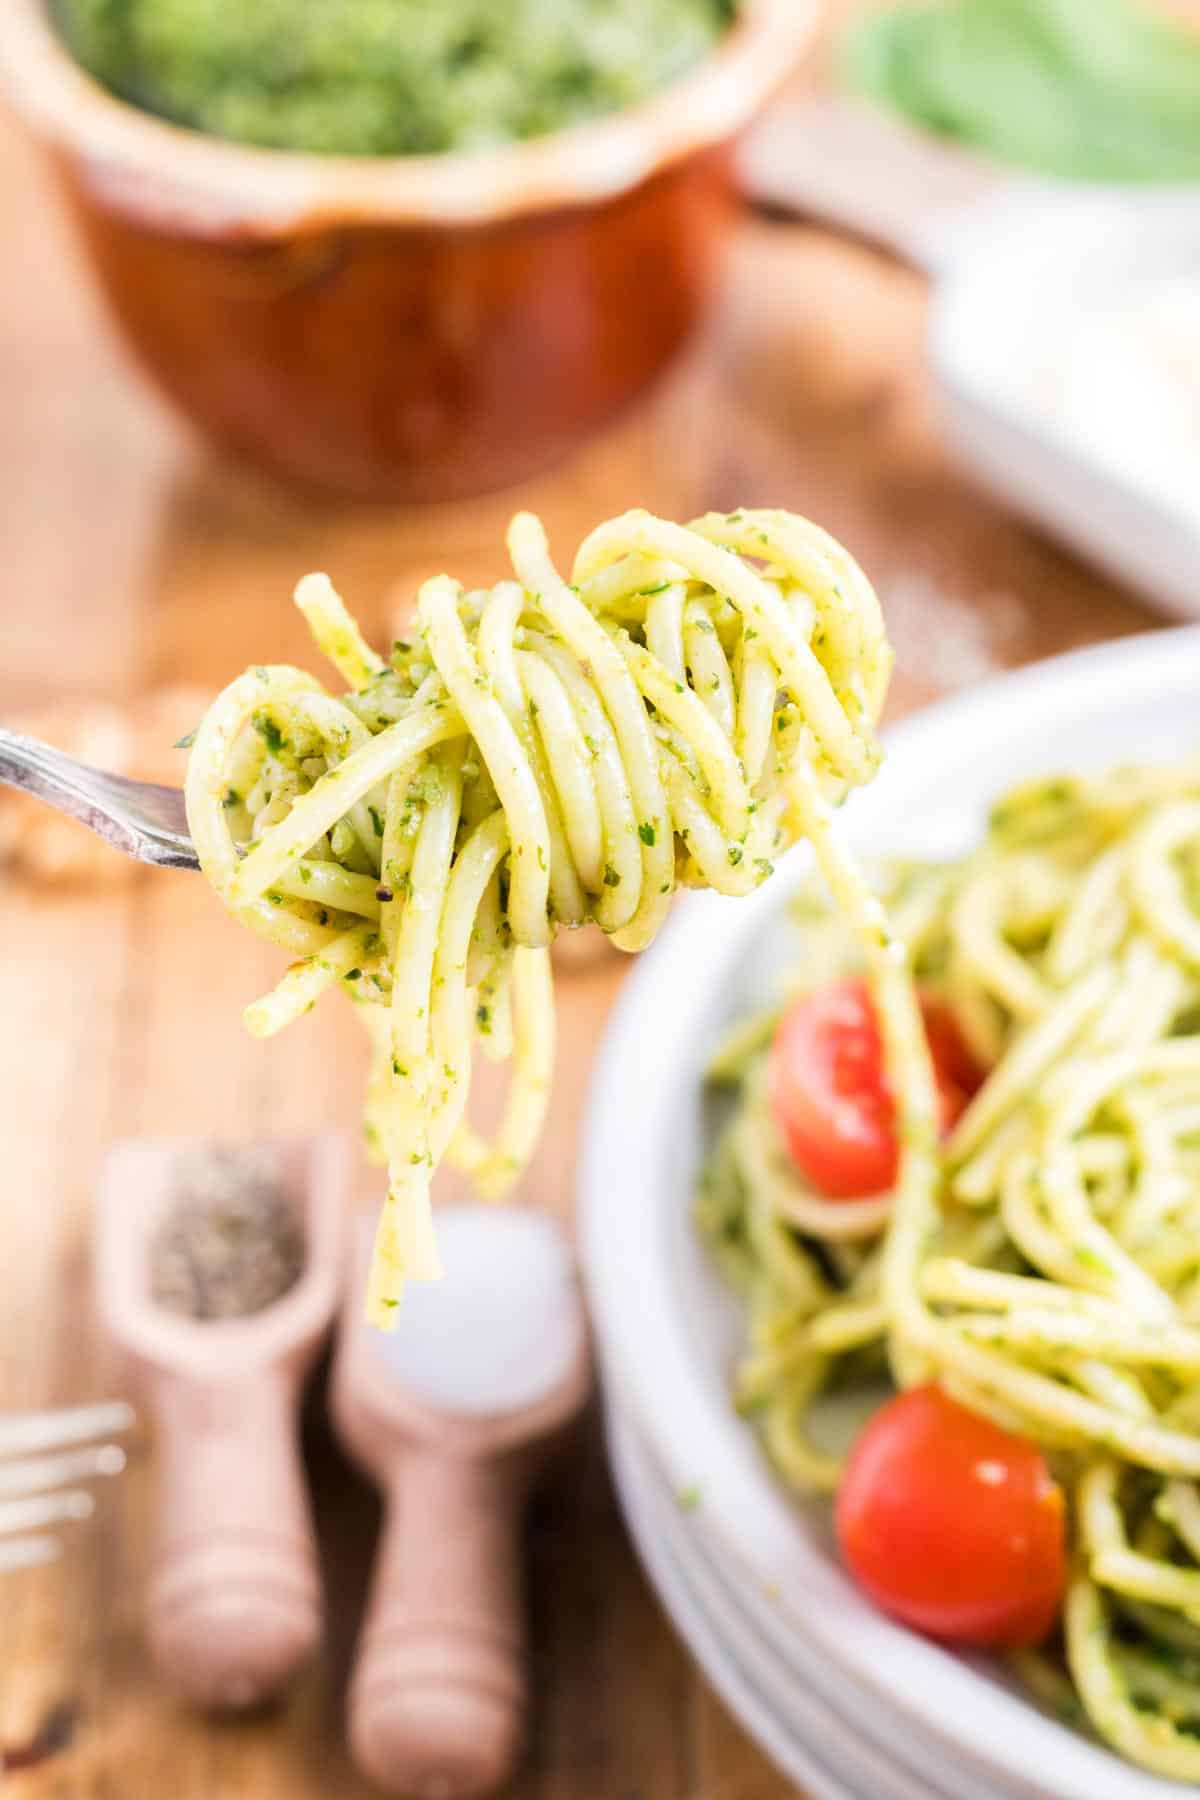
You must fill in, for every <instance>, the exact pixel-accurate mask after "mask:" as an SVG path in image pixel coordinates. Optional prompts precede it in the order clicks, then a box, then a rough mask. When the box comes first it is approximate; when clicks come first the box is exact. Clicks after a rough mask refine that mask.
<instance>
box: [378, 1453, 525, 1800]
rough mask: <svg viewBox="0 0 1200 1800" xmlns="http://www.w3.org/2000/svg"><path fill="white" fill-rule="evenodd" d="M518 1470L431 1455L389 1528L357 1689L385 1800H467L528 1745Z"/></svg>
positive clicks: (408, 1479) (399, 1479)
mask: <svg viewBox="0 0 1200 1800" xmlns="http://www.w3.org/2000/svg"><path fill="white" fill-rule="evenodd" d="M524 1487H525V1483H524V1480H523V1478H522V1475H521V1473H520V1471H519V1469H518V1468H517V1467H516V1466H514V1465H512V1464H505V1463H502V1462H501V1463H497V1462H494V1461H484V1460H477V1459H471V1458H466V1457H455V1456H451V1455H447V1454H445V1453H443V1452H440V1451H437V1450H434V1449H431V1448H427V1447H424V1446H421V1447H409V1448H408V1449H407V1450H406V1451H404V1452H403V1453H402V1455H401V1456H400V1458H399V1459H398V1461H397V1463H396V1465H395V1467H394V1468H393V1470H392V1472H391V1476H390V1479H389V1480H388V1482H387V1484H386V1489H385V1493H386V1508H387V1514H386V1521H385V1525H384V1533H383V1541H382V1544H381V1547H380V1552H379V1559H378V1564H377V1567H376V1572H375V1577H374V1581H373V1585H372V1590H371V1598H370V1603H369V1607H368V1612H367V1622H366V1626H365V1629H364V1632H363V1638H362V1644H361V1648H360V1651H359V1656H358V1662H357V1664H356V1667H355V1670H354V1674H353V1678H352V1681H351V1687H350V1703H349V1704H350V1721H349V1723H350V1743H351V1748H352V1750H353V1752H354V1755H355V1758H356V1760H357V1762H358V1763H359V1766H360V1767H361V1768H362V1770H363V1772H364V1773H365V1774H367V1775H368V1776H370V1778H371V1779H372V1780H373V1781H375V1782H376V1783H377V1784H378V1785H379V1786H380V1787H382V1788H383V1789H384V1790H385V1791H387V1792H391V1793H398V1794H415V1795H421V1794H428V1795H437V1796H439V1800H460V1797H462V1796H467V1795H472V1794H484V1793H489V1792H490V1791H491V1790H492V1789H493V1788H496V1787H498V1786H500V1785H501V1784H502V1783H503V1781H504V1780H505V1778H506V1777H507V1776H508V1774H509V1773H510V1772H511V1770H512V1768H513V1765H514V1763H515V1762H516V1759H517V1756H518V1754H519V1752H520V1748H521V1741H522V1737H523V1735H524V1719H525V1707H526V1698H527V1696H526V1673H525V1628H524V1619H523V1609H522V1597H521V1573H520V1554H519V1543H518V1531H519V1525H520V1515H521V1502H522V1499H523V1494H524Z"/></svg>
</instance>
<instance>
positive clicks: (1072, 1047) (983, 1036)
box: [699, 762, 1200, 1781]
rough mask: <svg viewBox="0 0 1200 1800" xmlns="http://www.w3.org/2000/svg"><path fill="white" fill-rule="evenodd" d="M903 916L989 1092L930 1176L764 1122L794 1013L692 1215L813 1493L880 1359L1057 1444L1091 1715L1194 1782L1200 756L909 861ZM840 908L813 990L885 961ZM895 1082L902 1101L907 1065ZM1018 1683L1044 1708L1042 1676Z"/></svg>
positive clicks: (726, 1073) (896, 906)
mask: <svg viewBox="0 0 1200 1800" xmlns="http://www.w3.org/2000/svg"><path fill="white" fill-rule="evenodd" d="M818 848H820V844H819V843H818ZM826 872H827V874H828V875H830V876H831V878H832V880H833V881H834V882H839V881H840V880H841V877H840V874H839V868H838V865H837V863H836V861H835V862H833V863H829V862H828V861H827V863H826ZM884 892H885V898H886V901H887V911H888V915H889V917H890V921H891V925H892V929H893V931H894V932H895V934H896V937H897V939H898V940H901V941H903V942H905V943H907V945H908V946H909V955H910V960H911V968H912V972H913V974H914V975H915V976H916V978H917V980H918V981H919V982H920V983H921V986H922V990H923V991H926V992H927V993H929V994H931V995H932V996H935V997H936V999H937V1001H939V1002H940V1003H941V1004H942V1005H943V1006H945V1007H947V1008H949V1009H950V1011H951V1013H952V1014H953V1017H954V1020H955V1022H956V1024H957V1027H958V1029H959V1031H960V1033H961V1035H962V1037H963V1038H964V1039H965V1040H966V1042H967V1043H968V1044H969V1046H970V1048H971V1050H972V1052H973V1054H974V1057H975V1059H976V1060H977V1061H978V1064H979V1065H980V1067H981V1068H983V1069H986V1070H988V1071H989V1073H988V1075H987V1078H986V1080H985V1081H984V1083H983V1085H982V1087H981V1088H980V1089H979V1092H978V1093H977V1094H976V1095H975V1097H974V1099H973V1100H972V1101H971V1103H970V1105H969V1106H968V1107H967V1110H966V1111H965V1112H964V1113H963V1115H962V1117H961V1118H960V1119H959V1121H958V1123H957V1124H956V1126H955V1127H954V1129H953V1130H952V1132H951V1133H950V1135H949V1137H948V1138H947V1139H946V1140H945V1141H944V1142H943V1143H942V1145H941V1146H940V1149H937V1150H936V1151H934V1152H933V1153H932V1158H931V1160H932V1163H933V1170H932V1174H933V1180H932V1181H930V1180H928V1179H927V1176H928V1173H929V1171H928V1170H923V1169H922V1167H921V1165H922V1164H923V1163H925V1162H926V1160H927V1158H929V1151H928V1144H927V1140H926V1139H925V1138H924V1137H921V1139H920V1141H919V1143H918V1145H917V1147H916V1149H915V1151H914V1150H912V1149H910V1150H909V1151H908V1152H907V1153H906V1154H905V1156H904V1158H903V1160H902V1176H901V1181H900V1184H899V1189H898V1191H897V1193H896V1194H895V1195H884V1196H881V1197H879V1198H878V1199H875V1198H872V1199H863V1200H856V1201H851V1202H846V1201H834V1200H829V1199H827V1198H825V1197H823V1196H822V1195H821V1194H819V1193H817V1192H816V1191H814V1189H813V1188H812V1187H811V1186H810V1185H808V1184H807V1183H806V1181H805V1179H804V1178H803V1177H802V1175H801V1173H800V1171H799V1169H798V1168H797V1167H796V1165H795V1163H794V1162H793V1161H792V1160H791V1159H790V1158H789V1157H788V1155H787V1153H786V1150H785V1148H784V1145H783V1142H782V1139H781V1137H780V1135H779V1131H778V1127H777V1125H776V1122H775V1120H774V1117H773V1115H772V1111H771V1109H770V1107H769V1105H768V1104H767V1099H766V1095H765V1091H764V1078H765V1069H766V1061H767V1046H768V1043H769V1041H770V1038H771V1035H772V1030H773V1025H774V1018H775V1015H774V1014H772V1015H766V1016H764V1017H762V1018H760V1019H757V1020H751V1021H749V1022H747V1023H746V1024H744V1025H743V1026H741V1027H740V1028H739V1031H738V1033H737V1034H736V1036H735V1037H734V1038H733V1039H731V1041H730V1042H729V1043H728V1044H727V1045H726V1046H725V1047H724V1048H723V1049H722V1051H721V1052H720V1054H719V1056H718V1059H717V1062H716V1064H715V1065H714V1074H715V1075H716V1077H717V1078H718V1079H719V1080H720V1081H723V1082H726V1083H732V1084H733V1086H734V1089H735V1098H734V1105H733V1110H732V1113H731V1115H730V1117H729V1119H728V1121H727V1122H726V1124H725V1125H724V1127H723V1129H722V1131H721V1133H720V1135H719V1137H718V1140H717V1142H716V1146H715V1149H714V1152H713V1156H712V1159H711V1161H710V1163H709V1166H708V1168H707V1171H706V1177H705V1181H704V1185H703V1190H702V1194H701V1198H700V1203H699V1204H700V1217H701V1221H702V1224H703V1227H704V1229H705V1231H706V1233H707V1234H708V1236H709V1238H710V1240H711V1242H712V1243H713V1245H714V1248H715V1250H716V1251H717V1253H718V1255H719V1256H720V1258H721V1261H722V1263H723V1265H724V1267H725V1268H726V1269H727V1270H728V1272H729V1273H730V1275H731V1276H732V1278H733V1279H734V1280H735V1281H736V1282H737V1283H738V1285H739V1286H740V1287H741V1288H742V1290H743V1292H744V1293H745V1295H746V1298H747V1302H748V1306H749V1330H750V1347H749V1351H748V1354H747V1356H746V1358H745V1360H744V1362H743V1364H742V1367H741V1370H740V1373H739V1380H738V1392H739V1400H740V1403H741V1404H742V1405H743V1406H744V1407H745V1408H746V1409H747V1411H749V1412H751V1413H753V1414H754V1415H755V1416H757V1418H758V1419H759V1421H760V1423H761V1427H762V1431H763V1435H764V1439H765V1442H766V1445H767V1447H768V1449H769V1451H770V1454H771V1455H772V1457H773V1458H774V1460H775V1462H776V1463H777V1465H778V1466H779V1468H780V1469H781V1470H782V1472H783V1473H784V1474H785V1476H786V1477H787V1478H788V1479H789V1480H791V1481H793V1482H794V1483H795V1484H796V1485H798V1486H800V1487H803V1488H806V1489H815V1490H825V1491H831V1490H832V1489H834V1488H835V1487H836V1486H837V1485H838V1482H839V1479H840V1474H841V1463H840V1460H839V1458H838V1457H837V1456H835V1455H832V1454H830V1453H829V1451H828V1450H827V1449H826V1448H825V1447H824V1446H823V1445H822V1444H821V1442H820V1441H819V1436H820V1434H819V1433H814V1431H813V1429H812V1426H811V1413H812V1406H813V1402H814V1401H815V1400H816V1399H817V1397H818V1396H819V1395H821V1394H822V1393H824V1392H827V1391H828V1390H829V1389H830V1388H832V1387H846V1386H849V1387H851V1388H856V1387H859V1386H862V1387H864V1389H867V1390H869V1385H870V1376H871V1374H872V1372H873V1371H874V1372H876V1373H878V1372H879V1371H880V1370H881V1369H882V1365H883V1360H884V1357H885V1355H890V1357H891V1359H892V1362H893V1364H894V1365H895V1366H896V1367H898V1369H899V1372H900V1374H901V1375H902V1377H907V1376H908V1375H910V1374H919V1375H929V1376H932V1377H934V1378H936V1379H937V1381H938V1382H939V1383H940V1385H941V1386H942V1388H943V1389H945V1390H946V1391H947V1392H949V1393H950V1394H951V1395H952V1396H953V1397H954V1398H956V1399H958V1400H960V1401H961V1402H963V1403H964V1404H965V1405H967V1406H968V1407H970V1408H971V1409H972V1410H974V1411H975V1412H978V1413H981V1414H984V1415H985V1416H987V1417H989V1418H991V1419H993V1420H994V1421H996V1422H997V1423H999V1424H1001V1425H1003V1426H1004V1427H1006V1428H1008V1429H1009V1430H1012V1431H1015V1432H1017V1433H1019V1434H1021V1435H1022V1436H1024V1437H1027V1438H1029V1439H1032V1440H1034V1441H1036V1442H1038V1443H1040V1444H1041V1445H1043V1446H1045V1447H1047V1449H1048V1450H1049V1451H1050V1452H1051V1453H1052V1454H1053V1456H1054V1457H1055V1459H1056V1464H1057V1466H1058V1467H1059V1469H1060V1472H1061V1473H1062V1475H1063V1477H1064V1480H1065V1483H1066V1485H1067V1486H1068V1489H1069V1491H1070V1493H1071V1494H1072V1497H1073V1515H1074V1532H1075V1540H1076V1567H1075V1573H1074V1577H1073V1580H1072V1583H1071V1586H1070V1590H1069V1592H1068V1596H1067V1602H1066V1609H1065V1619H1064V1628H1065V1646H1066V1659H1067V1665H1068V1667H1069V1671H1070V1675H1071V1677H1072V1678H1073V1682H1074V1687H1075V1690H1076V1691H1077V1694H1078V1696H1079V1698H1080V1699H1081V1700H1082V1704H1083V1708H1084V1710H1085V1712H1086V1715H1087V1717H1088V1718H1089V1719H1090V1720H1091V1722H1092V1724H1093V1725H1094V1727H1095V1728H1096V1729H1097V1730H1098V1731H1099V1732H1100V1733H1101V1734H1102V1735H1103V1736H1104V1737H1106V1738H1107V1739H1108V1740H1109V1742H1111V1743H1112V1744H1113V1745H1114V1746H1115V1747H1116V1748H1117V1749H1119V1750H1120V1751H1121V1752H1122V1753H1123V1754H1125V1755H1126V1756H1128V1757H1130V1758H1131V1759H1133V1760H1134V1761H1136V1762H1138V1763H1140V1764H1142V1765H1143V1766H1145V1767H1147V1768H1150V1769H1153V1770H1156V1771H1158V1772H1159V1773H1162V1774H1164V1775H1169V1776H1174V1777H1176V1778H1178V1779H1182V1780H1186V1781H1200V1388H1198V1386H1197V1375H1198V1374H1200V763H1197V762H1185V763H1181V764H1179V765H1175V766H1170V767H1164V768H1159V769H1128V770H1121V771H1115V772H1113V773H1111V774H1109V775H1106V776H1104V777H1102V778H1098V779H1090V780H1082V779H1078V780H1076V779H1065V780H1059V781H1049V782H1039V783H1034V784H1031V785H1028V786H1026V787H1024V788H1022V789H1018V790H1016V791H1014V792H1013V793H1011V794H1010V795H1009V796H1008V797H1007V798H1006V799H1004V800H1003V801H1002V802H1001V803H1000V804H999V805H998V806H997V807H996V809H995V810H994V812H993V815H992V818H991V822H990V826H989V830H988V832H987V835H986V838H985V840H984V841H983V843H982V844H981V845H980V846H979V848H978V849H977V850H976V851H974V852H973V853H972V854H970V855H968V856H966V857H965V858H963V859H962V860H960V861H957V862H953V863H949V864H945V865H940V866H924V865H913V866H908V867H899V868H895V869H893V870H891V871H890V873H889V874H888V876H887V879H886V883H885V889H884ZM837 898H838V900H839V902H840V903H842V910H841V916H840V917H838V916H837V915H835V914H831V913H830V912H829V910H828V908H827V906H826V904H825V903H824V902H823V901H819V900H816V899H814V901H813V902H812V903H811V904H809V903H808V902H807V901H806V902H805V903H804V905H805V917H804V921H803V950H802V955H801V962H800V966H799V970H798V984H799V987H800V988H801V989H802V990H804V989H809V988H812V987H815V986H816V985H817V984H819V983H821V982H825V981H827V980H828V979H829V977H830V976H831V975H836V974H837V973H838V972H839V971H849V970H852V969H853V968H854V967H855V966H856V965H858V964H861V963H862V962H863V961H864V960H866V962H867V965H868V970H869V971H870V969H871V963H872V960H874V961H875V963H876V965H877V964H878V951H877V950H876V949H875V948H874V947H873V946H872V944H871V943H870V941H869V940H865V939H864V938H863V937H862V935H861V933H859V934H858V935H856V934H855V933H854V932H853V931H851V932H847V930H846V928H845V910H844V899H845V896H844V893H843V892H838V894H837ZM872 979H873V980H874V982H875V993H876V999H877V1004H878V1002H879V996H880V988H879V986H878V977H877V975H875V976H873V977H872ZM882 1023H883V1025H884V1028H885V1034H886V1030H887V1016H886V1013H885V1014H884V1017H883V1019H882ZM888 1066H889V1073H890V1078H891V1082H892V1085H893V1087H894V1088H895V1089H896V1090H897V1092H898V1093H899V1095H900V1097H901V1102H902V1104H903V1102H904V1098H905V1093H906V1089H907V1087H908V1086H909V1085H910V1083H911V1071H910V1070H909V1069H908V1068H907V1067H906V1065H905V1063H904V1062H903V1061H901V1060H899V1059H897V1058H896V1057H895V1056H894V1055H893V1056H892V1057H891V1058H890V1059H889V1065H888ZM908 1109H909V1112H910V1115H911V1113H912V1111H913V1110H914V1106H913V1102H912V1101H911V1100H909V1102H908ZM916 1110H919V1109H916ZM1025 1660H1026V1666H1027V1667H1028V1668H1030V1669H1031V1672H1032V1674H1033V1676H1034V1678H1035V1680H1036V1681H1037V1682H1038V1684H1039V1686H1041V1687H1043V1688H1045V1687H1046V1685H1047V1681H1048V1678H1049V1676H1050V1674H1051V1673H1052V1671H1051V1667H1050V1665H1049V1664H1047V1663H1046V1662H1044V1661H1043V1662H1041V1663H1039V1664H1036V1665H1033V1664H1031V1663H1030V1661H1029V1659H1028V1658H1026V1659H1025Z"/></svg>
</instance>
